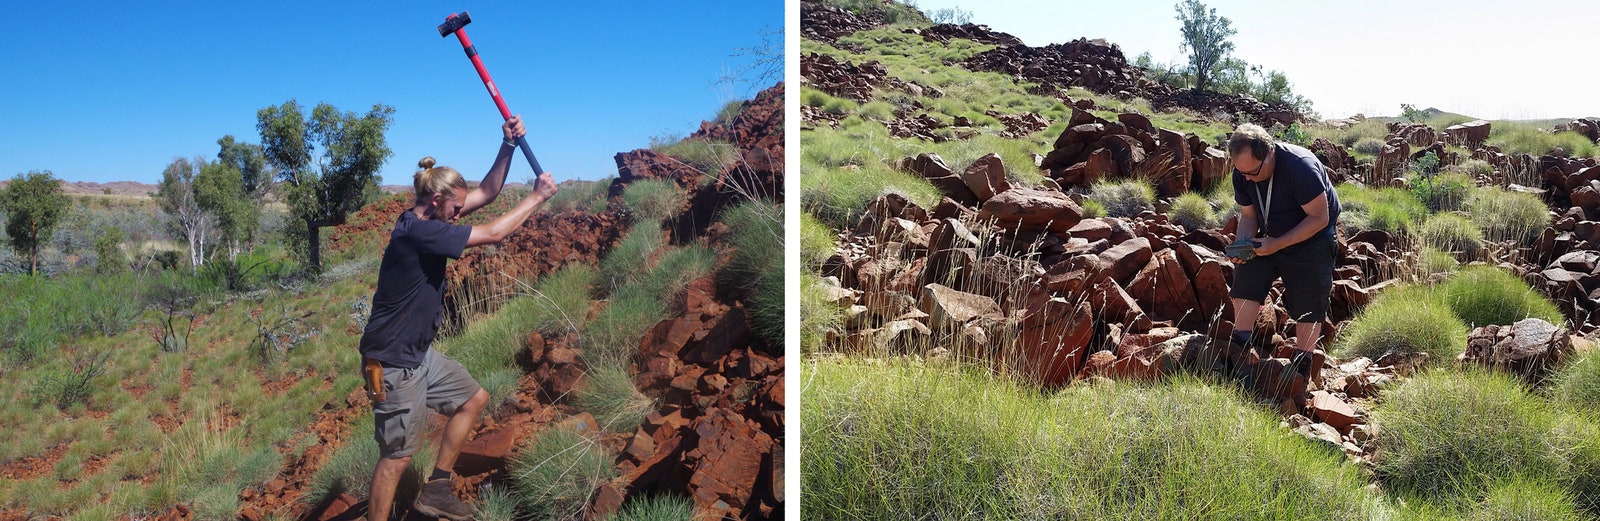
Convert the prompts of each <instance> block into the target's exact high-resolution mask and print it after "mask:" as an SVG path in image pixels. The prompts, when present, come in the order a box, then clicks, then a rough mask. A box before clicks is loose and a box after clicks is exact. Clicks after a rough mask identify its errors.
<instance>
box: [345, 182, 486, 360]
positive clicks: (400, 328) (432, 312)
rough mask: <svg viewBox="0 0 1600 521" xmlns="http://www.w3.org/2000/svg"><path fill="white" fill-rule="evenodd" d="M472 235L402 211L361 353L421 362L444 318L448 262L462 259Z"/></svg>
mask: <svg viewBox="0 0 1600 521" xmlns="http://www.w3.org/2000/svg"><path fill="white" fill-rule="evenodd" d="M471 235H472V227H471V226H466V225H458V224H450V223H447V222H444V221H437V220H431V219H419V218H417V214H415V213H412V211H411V210H406V211H405V212H404V213H401V214H400V220H399V221H397V222H395V225H394V231H393V232H391V233H390V234H389V247H388V248H387V249H385V250H383V264H382V265H381V266H380V267H379V268H378V289H377V291H376V292H374V293H373V295H372V316H371V318H369V319H368V320H367V328H366V330H365V331H363V332H362V333H361V356H365V357H367V358H371V359H373V360H377V361H379V362H383V365H385V366H388V367H402V368H408V369H409V368H415V367H417V366H419V365H422V357H423V355H425V354H427V352H428V346H430V345H432V344H433V339H434V337H435V336H437V335H438V334H439V325H440V324H441V323H442V322H443V320H444V315H443V311H444V290H445V283H444V267H445V262H446V260H448V259H459V258H461V252H463V251H465V250H466V248H467V238H468V237H469V236H471Z"/></svg>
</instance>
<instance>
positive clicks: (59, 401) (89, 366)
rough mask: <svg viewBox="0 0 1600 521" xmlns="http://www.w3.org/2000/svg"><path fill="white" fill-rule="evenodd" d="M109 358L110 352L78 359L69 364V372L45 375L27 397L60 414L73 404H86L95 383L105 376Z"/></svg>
mask: <svg viewBox="0 0 1600 521" xmlns="http://www.w3.org/2000/svg"><path fill="white" fill-rule="evenodd" d="M109 358H111V351H106V352H104V353H100V354H99V355H98V356H96V355H92V354H84V355H80V356H79V357H78V358H77V359H76V360H74V361H73V362H72V367H71V368H70V369H53V370H49V371H45V373H44V374H43V375H41V376H40V377H39V381H38V382H37V383H36V384H35V385H34V389H33V391H32V392H31V393H30V394H32V395H33V396H34V398H35V399H37V400H40V401H45V402H50V403H53V404H55V406H56V408H57V409H60V410H66V409H67V408H68V407H71V406H72V405H73V404H76V403H87V401H88V399H89V395H90V394H93V392H94V379H95V378H98V377H99V376H100V375H102V374H105V372H106V360H107V359H109Z"/></svg>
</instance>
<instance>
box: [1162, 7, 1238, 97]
mask: <svg viewBox="0 0 1600 521" xmlns="http://www.w3.org/2000/svg"><path fill="white" fill-rule="evenodd" d="M1172 8H1173V10H1175V11H1177V13H1178V17H1177V18H1178V22H1179V23H1181V24H1183V27H1182V29H1180V34H1181V35H1182V36H1183V41H1182V42H1180V43H1181V45H1180V46H1179V50H1180V51H1182V52H1186V53H1188V56H1189V70H1190V72H1191V73H1193V74H1194V78H1195V81H1194V86H1195V89H1197V90H1205V89H1206V88H1207V87H1209V86H1210V84H1211V77H1212V75H1213V74H1215V73H1216V72H1217V66H1218V65H1220V64H1221V63H1222V60H1223V59H1224V58H1227V57H1228V55H1229V54H1230V53H1232V52H1233V42H1230V41H1228V38H1229V37H1231V36H1233V35H1234V34H1237V33H1238V31H1236V30H1234V29H1233V21H1232V20H1229V19H1228V18H1227V17H1225V16H1222V15H1219V14H1217V10H1216V8H1210V9H1208V8H1206V5H1205V4H1202V3H1200V1H1199V0H1184V1H1182V2H1179V3H1177V4H1176V5H1173V6H1172Z"/></svg>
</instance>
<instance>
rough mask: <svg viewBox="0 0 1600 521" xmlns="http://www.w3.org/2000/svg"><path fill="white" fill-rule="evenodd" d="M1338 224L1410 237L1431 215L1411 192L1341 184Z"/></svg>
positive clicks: (1338, 188) (1350, 227)
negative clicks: (1411, 232)
mask: <svg viewBox="0 0 1600 521" xmlns="http://www.w3.org/2000/svg"><path fill="white" fill-rule="evenodd" d="M1335 190H1337V191H1338V194H1339V204H1340V207H1341V213H1340V214H1339V220H1340V221H1341V222H1343V223H1344V225H1345V228H1346V229H1351V230H1380V231H1384V232H1388V233H1390V234H1400V233H1408V232H1410V231H1412V230H1415V229H1416V228H1417V223H1418V222H1421V221H1422V219H1424V218H1426V217H1427V215H1428V209H1427V207H1425V206H1423V204H1422V203H1420V202H1418V201H1417V199H1416V197H1413V196H1412V194H1411V193H1410V192H1407V191H1405V190H1401V189H1398V188H1368V187H1364V186H1357V185H1348V184H1341V185H1339V186H1338V187H1337V188H1335Z"/></svg>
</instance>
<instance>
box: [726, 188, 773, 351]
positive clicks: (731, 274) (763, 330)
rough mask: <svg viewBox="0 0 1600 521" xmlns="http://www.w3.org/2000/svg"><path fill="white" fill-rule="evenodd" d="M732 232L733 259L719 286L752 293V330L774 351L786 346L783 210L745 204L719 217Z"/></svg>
mask: <svg viewBox="0 0 1600 521" xmlns="http://www.w3.org/2000/svg"><path fill="white" fill-rule="evenodd" d="M719 218H720V219H721V220H722V222H723V223H724V224H727V225H728V229H729V230H730V232H729V235H728V242H729V244H730V245H731V246H733V258H732V259H731V260H730V261H729V262H728V264H727V266H725V267H723V269H722V270H721V272H720V273H718V284H719V285H720V286H723V287H735V288H739V289H741V290H743V291H746V292H748V295H749V296H748V298H747V299H746V304H747V306H748V307H747V308H746V309H747V310H748V311H749V313H750V329H751V330H752V331H754V332H755V333H756V334H757V335H758V336H760V337H761V338H763V339H765V340H766V341H767V345H768V346H770V347H771V348H772V349H774V350H781V348H780V347H779V346H782V345H783V323H784V317H783V316H784V291H783V278H784V272H785V270H784V267H783V259H784V257H785V255H784V252H783V208H782V206H780V205H776V204H772V203H769V202H767V201H762V200H747V201H742V202H740V203H739V204H738V205H736V206H734V207H732V208H729V209H727V210H724V211H723V212H722V215H721V216H720V217H719Z"/></svg>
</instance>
